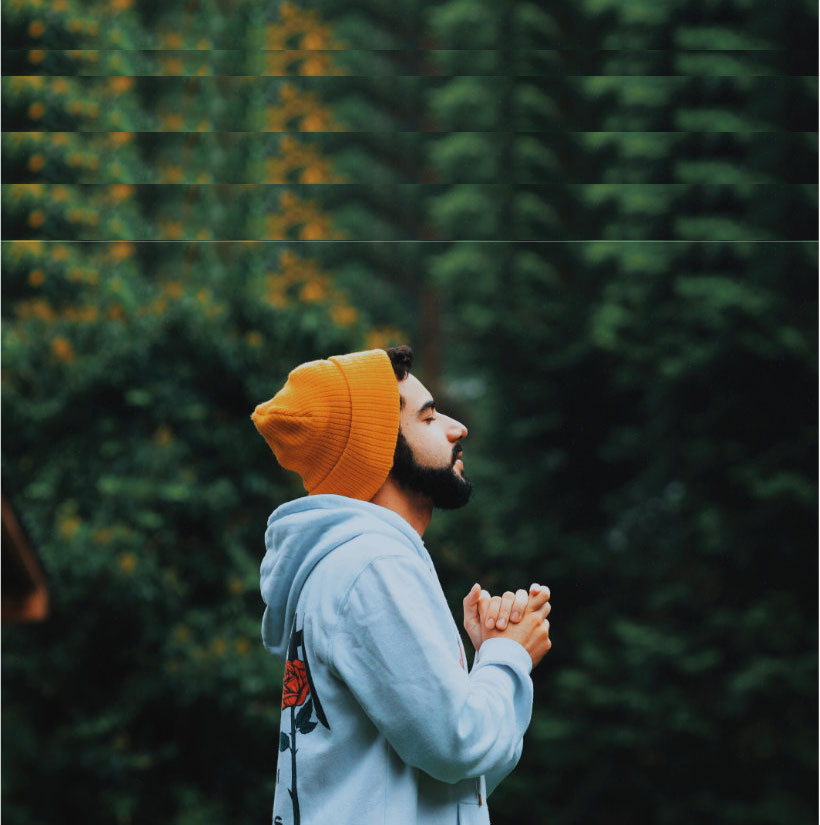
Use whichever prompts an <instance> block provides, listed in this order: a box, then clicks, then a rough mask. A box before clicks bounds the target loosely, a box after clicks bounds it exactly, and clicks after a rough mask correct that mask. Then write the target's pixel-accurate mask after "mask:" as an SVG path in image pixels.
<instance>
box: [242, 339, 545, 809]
mask: <svg viewBox="0 0 820 825" xmlns="http://www.w3.org/2000/svg"><path fill="white" fill-rule="evenodd" d="M411 367H412V352H411V350H410V349H409V348H408V347H397V348H393V349H390V350H371V351H368V352H357V353H351V354H348V355H341V356H334V357H332V358H330V359H328V360H321V361H311V362H309V363H307V364H302V365H301V366H299V367H297V368H296V369H295V370H293V371H292V372H291V373H290V375H289V376H288V380H287V382H286V384H285V386H284V387H283V388H282V389H281V390H280V391H279V392H278V393H277V394H276V395H275V396H274V397H273V398H272V399H271V400H270V401H268V402H266V403H264V404H260V405H259V406H258V407H257V408H256V410H255V412H254V413H253V416H252V418H253V422H254V424H255V426H256V427H257V429H258V430H259V432H260V433H261V434H262V435H263V436H264V438H265V440H266V441H267V442H268V444H269V445H270V447H271V448H272V449H273V451H274V453H275V455H276V457H277V459H278V461H279V463H280V464H281V465H282V466H283V467H285V468H287V469H291V470H295V471H297V472H298V473H299V474H300V475H301V477H302V480H303V482H304V486H305V489H306V490H307V491H308V493H309V495H308V496H306V497H304V498H300V499H296V500H295V501H291V502H288V503H287V504H284V505H282V506H281V507H279V508H277V509H276V510H275V511H274V512H273V513H272V515H271V516H270V518H269V519H268V527H267V531H266V533H265V544H266V548H267V552H266V555H265V558H264V561H263V562H262V567H261V588H262V596H263V599H264V601H265V604H266V605H267V607H266V610H265V614H264V617H263V620H262V637H263V641H264V644H265V646H266V647H267V649H268V650H269V651H270V652H271V653H273V654H275V655H277V656H279V657H281V658H282V659H284V660H285V676H284V686H283V693H282V720H281V728H280V736H279V762H278V768H277V775H276V792H275V797H274V807H273V815H274V823H277V824H281V825H285V823H287V824H288V825H331V824H334V825H336V824H338V825H369V823H384V824H385V825H422V823H423V825H445V824H446V825H457V823H460V825H465V823H489V821H490V820H489V814H488V812H487V796H488V794H489V793H491V792H492V791H493V789H494V788H495V787H496V786H497V785H498V783H499V782H500V781H501V779H503V777H504V776H506V775H507V774H508V773H509V772H510V771H511V770H512V769H513V768H514V767H515V765H516V763H517V762H518V759H519V757H520V755H521V748H522V737H523V734H524V731H525V730H526V728H527V726H528V725H529V721H530V715H531V711H532V681H531V679H530V676H529V674H530V671H531V669H532V667H533V666H534V665H536V664H537V663H538V662H539V661H540V660H541V658H542V657H543V656H544V655H545V654H546V652H547V650H548V649H549V648H550V646H551V642H550V640H549V622H548V621H547V620H546V617H547V614H548V613H549V609H550V605H549V601H548V599H549V591H548V590H547V589H546V588H540V587H539V586H538V585H533V587H532V588H531V590H530V592H529V594H528V593H527V592H526V591H523V590H522V591H519V592H518V593H517V594H513V593H511V592H508V593H505V594H504V597H502V598H499V597H494V598H493V599H490V597H489V594H488V593H486V591H482V590H481V588H480V587H479V586H478V585H475V586H474V587H473V588H472V590H471V591H470V593H469V594H468V595H467V597H466V598H465V600H464V608H465V617H464V625H465V628H466V629H467V631H468V634H469V636H470V638H471V640H472V642H473V644H474V646H475V647H476V650H477V653H476V657H475V662H474V664H473V668H472V670H471V671H470V672H469V673H468V672H467V668H466V664H465V660H466V657H465V654H464V649H463V646H462V643H461V638H460V636H459V633H458V629H457V627H456V625H455V622H454V621H453V617H452V615H451V613H450V610H449V608H448V606H447V602H446V600H445V598H444V594H443V592H442V590H441V585H440V584H439V581H438V577H437V576H436V572H435V567H434V565H433V562H432V560H431V558H430V556H429V554H428V552H427V550H426V548H425V546H424V544H423V542H422V540H421V536H422V535H423V533H424V530H425V528H426V527H427V525H428V524H429V523H430V519H431V516H432V511H433V508H434V507H442V508H455V507H460V506H462V505H464V504H466V502H467V500H468V498H469V496H470V489H471V487H470V483H469V481H467V479H466V478H465V476H464V466H463V459H462V446H461V442H462V441H463V439H464V438H465V437H466V435H467V429H466V428H465V427H464V426H463V425H462V424H460V423H459V422H458V421H455V420H454V419H452V418H448V417H447V416H446V415H444V414H443V413H441V412H439V411H438V410H437V409H436V406H435V401H434V400H433V399H432V398H431V397H430V394H429V392H428V391H427V390H426V389H425V388H424V386H423V385H422V384H421V383H420V382H419V381H418V379H416V378H415V376H413V375H411V374H410V368H411ZM511 613H512V614H517V615H513V616H510V614H511ZM508 617H509V618H511V619H512V621H513V623H512V624H509V623H508ZM516 620H517V621H516Z"/></svg>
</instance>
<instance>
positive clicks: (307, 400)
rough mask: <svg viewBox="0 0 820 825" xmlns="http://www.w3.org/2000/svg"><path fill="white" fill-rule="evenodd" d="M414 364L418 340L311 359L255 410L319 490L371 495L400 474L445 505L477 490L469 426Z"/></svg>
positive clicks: (267, 435)
mask: <svg viewBox="0 0 820 825" xmlns="http://www.w3.org/2000/svg"><path fill="white" fill-rule="evenodd" d="M412 364H413V353H412V350H410V348H409V347H395V348H393V349H391V350H383V349H378V350H368V351H367V352H352V353H349V354H347V355H334V356H331V357H330V358H328V359H322V360H319V361H310V362H308V363H306V364H301V365H300V366H298V367H296V368H295V369H294V370H292V371H291V373H290V374H289V375H288V380H287V381H286V383H285V385H284V386H283V387H282V389H280V390H279V392H277V393H276V395H274V396H273V398H271V399H270V400H269V401H266V402H264V403H263V404H259V405H258V406H257V407H256V409H255V410H254V413H253V415H252V416H251V418H252V419H253V423H254V425H255V426H256V428H257V430H259V432H260V434H261V435H262V436H263V437H264V439H265V441H267V443H268V445H269V446H270V448H271V449H272V450H273V452H274V454H275V455H276V458H277V460H278V461H279V463H280V464H281V465H282V466H283V467H285V468H286V469H288V470H295V471H296V472H297V473H299V475H300V476H301V477H302V481H303V483H304V486H305V489H306V490H307V491H308V493H310V494H319V493H332V494H336V495H342V496H349V497H351V498H358V499H362V500H364V501H370V500H372V499H373V497H374V496H375V495H376V494H377V493H378V492H379V491H380V490H381V488H382V486H383V485H385V483H386V482H387V481H388V480H389V479H393V480H394V481H395V482H396V484H397V485H398V486H399V489H400V490H402V491H404V492H406V493H411V494H414V496H421V497H423V498H424V499H426V500H429V502H431V503H432V504H433V505H435V506H438V507H449V508H453V507H460V506H461V505H463V504H465V503H466V502H467V499H468V498H469V495H470V483H469V482H468V481H467V480H466V479H465V478H464V477H463V466H462V464H461V463H460V462H458V461H456V457H457V456H458V454H459V453H460V451H461V447H460V444H459V442H460V441H461V439H463V438H464V437H465V436H466V435H467V430H466V428H465V427H464V426H463V425H462V424H459V422H457V421H454V420H453V419H452V418H448V417H447V416H445V415H441V414H440V413H437V412H436V409H435V404H434V402H433V399H432V398H431V397H430V393H429V392H427V390H426V389H425V388H424V386H423V385H422V384H421V383H420V382H419V381H418V379H417V378H415V376H412V375H410V374H409V372H410V368H411V367H412Z"/></svg>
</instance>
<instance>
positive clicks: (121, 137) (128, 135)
mask: <svg viewBox="0 0 820 825" xmlns="http://www.w3.org/2000/svg"><path fill="white" fill-rule="evenodd" d="M133 137H134V133H133V132H111V133H110V134H109V135H108V139H109V140H110V141H111V143H112V144H113V145H114V146H124V145H125V144H126V143H129V142H130V141H131V140H132V138H133Z"/></svg>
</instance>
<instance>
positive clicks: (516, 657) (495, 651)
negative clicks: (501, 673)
mask: <svg viewBox="0 0 820 825" xmlns="http://www.w3.org/2000/svg"><path fill="white" fill-rule="evenodd" d="M490 663H492V664H501V665H512V666H513V667H516V668H520V669H522V670H525V671H526V672H527V673H528V674H529V673H531V672H532V657H531V656H530V654H529V653H528V652H527V648H525V647H524V645H522V644H521V642H517V641H516V640H515V639H510V638H504V637H503V636H492V637H490V638H489V639H485V640H484V641H483V642H482V643H481V647H480V648H479V650H477V651H476V655H475V664H490Z"/></svg>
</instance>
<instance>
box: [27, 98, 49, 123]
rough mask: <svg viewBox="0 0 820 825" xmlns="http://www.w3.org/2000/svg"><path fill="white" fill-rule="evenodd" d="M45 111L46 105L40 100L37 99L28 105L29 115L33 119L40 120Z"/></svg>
mask: <svg viewBox="0 0 820 825" xmlns="http://www.w3.org/2000/svg"><path fill="white" fill-rule="evenodd" d="M45 113H46V107H45V106H43V104H42V103H40V101H39V100H35V101H34V103H32V104H31V105H30V106H29V107H28V116H29V117H30V118H31V119H32V120H39V119H40V118H41V117H42V116H43V115H44V114H45Z"/></svg>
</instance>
